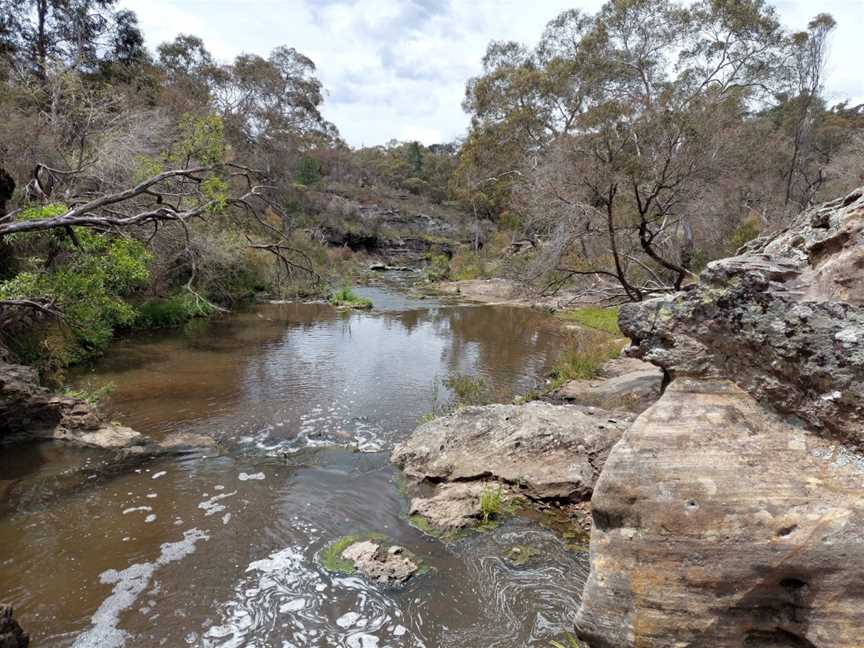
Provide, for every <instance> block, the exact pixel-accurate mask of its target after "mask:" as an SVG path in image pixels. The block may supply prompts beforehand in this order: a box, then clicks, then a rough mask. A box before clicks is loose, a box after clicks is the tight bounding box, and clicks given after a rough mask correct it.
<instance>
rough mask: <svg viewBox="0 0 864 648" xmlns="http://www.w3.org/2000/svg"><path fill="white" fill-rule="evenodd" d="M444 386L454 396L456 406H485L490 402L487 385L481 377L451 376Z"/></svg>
mask: <svg viewBox="0 0 864 648" xmlns="http://www.w3.org/2000/svg"><path fill="white" fill-rule="evenodd" d="M444 384H445V385H446V386H447V388H448V389H450V390H451V391H452V392H453V394H454V395H455V396H456V403H457V404H458V405H485V404H486V403H488V402H489V401H490V395H489V384H488V383H487V382H486V379H485V378H483V377H482V376H469V375H465V374H453V375H451V376H449V377H448V378H447V379H446V380H445V381H444Z"/></svg>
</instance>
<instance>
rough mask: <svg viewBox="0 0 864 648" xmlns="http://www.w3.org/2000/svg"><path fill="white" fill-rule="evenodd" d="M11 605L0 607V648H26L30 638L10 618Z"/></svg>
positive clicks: (11, 612)
mask: <svg viewBox="0 0 864 648" xmlns="http://www.w3.org/2000/svg"><path fill="white" fill-rule="evenodd" d="M12 614H13V610H12V606H11V605H0V648H27V646H29V645H30V637H29V636H27V634H26V633H25V632H24V631H23V630H22V629H21V626H20V625H18V622H17V621H15V619H14V618H12Z"/></svg>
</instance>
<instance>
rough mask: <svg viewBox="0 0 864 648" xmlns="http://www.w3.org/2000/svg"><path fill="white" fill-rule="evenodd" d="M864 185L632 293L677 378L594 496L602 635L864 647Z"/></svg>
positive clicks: (653, 348)
mask: <svg viewBox="0 0 864 648" xmlns="http://www.w3.org/2000/svg"><path fill="white" fill-rule="evenodd" d="M862 267H864V191H860V190H859V191H857V192H853V193H852V194H850V195H849V196H847V197H846V198H844V199H841V200H838V201H834V202H832V203H828V204H826V205H823V206H822V207H818V208H816V209H813V210H810V211H808V212H805V213H804V214H802V215H801V216H799V217H798V218H797V219H796V220H795V221H794V222H793V224H792V225H791V227H790V228H788V229H787V230H785V231H783V232H781V233H780V234H778V235H776V236H774V237H770V238H764V239H760V240H758V241H756V242H753V243H751V244H749V245H748V246H747V247H746V248H745V249H743V250H742V254H740V255H739V256H736V257H733V258H730V259H723V260H720V261H716V262H713V263H711V264H709V266H708V268H707V269H706V271H705V272H704V273H703V275H702V281H701V282H700V283H699V284H696V285H694V286H691V287H690V288H689V289H688V290H686V291H683V292H681V293H678V294H675V295H672V296H669V297H664V298H660V299H656V300H651V301H648V302H643V303H641V304H631V305H627V306H624V307H622V309H621V316H620V319H619V326H620V327H621V329H622V331H623V332H624V333H625V334H627V335H628V336H630V337H631V339H632V340H633V345H634V346H633V347H632V348H631V349H630V350H629V353H631V354H633V355H635V356H638V357H640V358H642V359H645V360H648V361H650V362H653V363H654V364H657V365H659V366H660V367H662V368H663V369H664V370H665V371H666V372H667V373H668V375H669V376H670V377H671V378H672V379H673V382H672V383H671V384H670V386H669V387H668V388H667V389H666V391H665V393H664V395H663V396H662V398H661V399H660V400H659V401H658V402H657V403H656V404H655V405H654V406H652V407H651V408H650V409H648V410H647V411H646V412H644V413H643V414H642V415H641V416H640V417H639V418H638V419H637V421H636V422H635V423H634V424H633V426H632V428H630V430H629V431H627V432H626V433H625V434H624V436H623V438H622V440H621V441H620V442H619V443H618V444H617V445H616V446H615V448H614V449H613V450H612V452H611V453H610V455H609V459H608V461H607V463H606V467H605V469H604V471H603V475H602V477H601V478H600V480H599V482H598V484H597V487H596V489H595V491H594V496H593V498H592V507H593V522H594V524H593V529H592V536H591V575H590V577H589V580H588V582H587V584H586V586H585V590H584V594H583V599H582V607H581V610H580V612H579V617H578V627H579V628H580V632H581V634H582V635H583V637H584V638H586V639H588V640H589V642H590V645H591V646H592V648H612V647H614V648H622V647H623V648H629V647H635V646H639V647H640V648H661V647H663V648H666V647H669V646H681V647H693V648H695V647H697V646H699V647H701V646H711V647H712V648H727V647H728V648H733V647H734V648H739V647H742V646H744V647H754V648H769V647H771V648H773V647H779V646H784V647H786V646H789V647H811V648H812V647H815V646H818V647H819V648H835V647H836V648H839V647H841V646H842V647H851V646H858V645H861V628H862V627H864V589H862V587H861V582H862V579H864V542H862V540H861V538H862V537H864V499H862V498H861V484H862V483H864V454H862V446H864V272H862Z"/></svg>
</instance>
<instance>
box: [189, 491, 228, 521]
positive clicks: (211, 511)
mask: <svg viewBox="0 0 864 648" xmlns="http://www.w3.org/2000/svg"><path fill="white" fill-rule="evenodd" d="M236 494H237V491H236V490H235V491H231V492H230V493H222V494H220V495H214V496H213V497H211V498H210V499H209V500H205V501H203V502H201V503H200V504H198V508H199V509H203V510H204V515H205V517H210V516H211V515H215V514H216V513H221V512H222V511H224V510H225V506H224V505H223V504H219V501H220V500H223V499H225V498H227V497H233V496H234V495H236ZM205 496H206V493H205Z"/></svg>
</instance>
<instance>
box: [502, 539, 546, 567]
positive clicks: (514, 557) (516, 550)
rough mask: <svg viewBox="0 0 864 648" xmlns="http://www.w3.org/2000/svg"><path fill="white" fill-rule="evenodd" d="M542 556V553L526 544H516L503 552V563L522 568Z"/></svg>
mask: <svg viewBox="0 0 864 648" xmlns="http://www.w3.org/2000/svg"><path fill="white" fill-rule="evenodd" d="M542 555H543V552H542V551H540V550H539V549H537V548H536V547H532V546H531V545H526V544H517V545H513V546H512V547H510V548H508V549H507V551H505V552H504V556H503V558H504V561H505V562H507V563H508V564H509V565H512V566H513V567H524V566H525V565H527V564H528V563H530V562H532V561H534V560H535V559H536V558H538V557H540V556H542Z"/></svg>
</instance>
